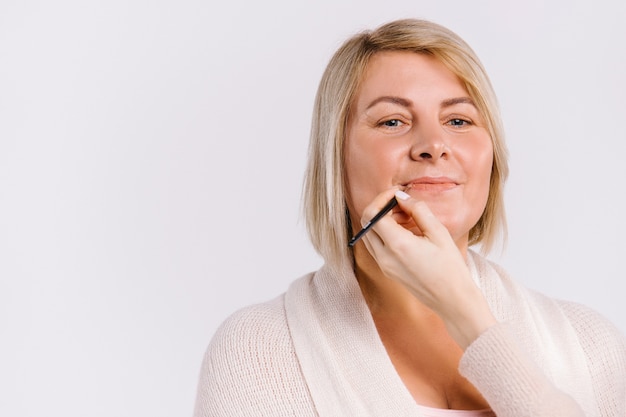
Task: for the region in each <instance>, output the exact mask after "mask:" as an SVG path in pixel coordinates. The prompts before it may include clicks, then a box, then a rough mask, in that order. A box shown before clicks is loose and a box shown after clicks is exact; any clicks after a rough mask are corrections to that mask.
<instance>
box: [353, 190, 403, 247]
mask: <svg viewBox="0 0 626 417" xmlns="http://www.w3.org/2000/svg"><path fill="white" fill-rule="evenodd" d="M397 205H398V200H396V198H395V197H394V198H392V199H391V200H389V202H388V203H387V204H385V207H383V208H382V209H381V210H380V211H379V212H378V213H377V214H376V215H375V216H374V217H372V220H370V221H369V222H367V224H366V225H365V226H363V228H362V229H361V230H360V231H359V233H357V234H356V235H354V237H353V238H352V239H350V241H349V242H348V246H349V247H353V246H354V244H355V243H356V242H358V241H359V239H361V238H362V237H363V235H364V234H365V233H367V231H368V230H370V229H371V228H372V226H374V225H375V224H376V222H377V221H379V220H380V219H382V217H383V216H384V215H385V214H387V213H389V212H390V211H391V209H392V208H394V207H395V206H397Z"/></svg>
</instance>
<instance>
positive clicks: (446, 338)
mask: <svg viewBox="0 0 626 417" xmlns="http://www.w3.org/2000/svg"><path fill="white" fill-rule="evenodd" d="M346 133H347V135H346V142H345V148H344V154H345V166H346V178H347V185H348V198H347V201H348V209H349V212H350V216H351V220H352V224H354V225H359V224H365V223H366V222H367V221H368V220H369V219H371V218H372V217H373V216H374V215H375V214H376V212H378V210H380V208H382V207H383V206H384V205H385V203H386V202H387V201H389V199H391V198H392V197H393V196H394V194H395V195H396V196H397V199H398V201H399V204H398V207H397V208H396V209H394V211H393V212H392V213H390V214H389V215H387V216H385V217H384V218H383V219H381V221H379V222H378V223H377V224H376V225H375V226H374V227H373V228H372V230H370V231H369V232H368V233H367V234H366V235H365V236H364V237H363V239H361V241H359V242H358V243H357V244H356V245H355V247H354V257H355V273H356V276H357V279H358V281H359V285H360V287H361V291H362V292H363V295H364V297H365V299H366V301H367V303H368V306H369V308H370V311H371V312H372V317H373V318H374V322H375V324H376V327H377V329H378V332H379V334H380V336H381V339H382V341H383V344H384V345H385V348H386V349H387V352H388V354H389V356H390V358H391V360H392V362H393V364H394V366H395V368H396V370H397V371H398V374H399V375H400V377H401V378H402V380H403V381H404V383H405V385H406V386H407V388H408V389H409V391H410V392H411V393H412V394H413V396H414V398H415V399H416V401H417V402H418V403H419V404H421V405H426V406H431V407H438V408H455V409H484V408H489V406H488V404H487V403H486V402H485V400H484V399H483V397H482V396H481V395H480V393H479V392H478V391H477V390H476V389H475V388H474V387H473V386H472V385H471V384H470V383H469V381H467V380H465V379H464V378H463V377H462V376H461V375H460V374H459V373H458V364H459V360H460V358H461V356H462V354H463V351H464V350H465V348H466V347H467V346H469V344H471V342H472V341H473V340H475V339H476V338H477V337H478V336H479V335H480V334H481V333H483V332H484V331H485V330H486V329H488V328H489V327H490V326H492V325H494V324H495V323H496V320H495V318H494V317H493V315H492V313H491V311H490V310H489V307H488V306H487V303H486V301H485V299H484V297H483V295H482V293H481V292H480V290H479V289H478V288H477V287H476V285H475V284H474V283H473V281H472V279H471V276H470V273H469V271H468V269H467V266H466V262H465V257H466V255H467V249H468V236H469V231H470V229H471V228H472V227H473V226H474V225H475V224H476V222H477V221H478V219H479V218H480V216H481V214H482V213H483V211H484V208H485V205H486V202H487V197H488V193H489V179H490V175H491V167H492V163H493V146H492V142H491V138H490V137H489V134H488V132H487V130H486V129H485V127H484V122H483V119H482V117H481V115H480V113H479V111H478V110H477V108H476V107H475V106H474V104H473V102H472V100H471V99H470V97H469V94H468V92H467V90H466V89H465V87H464V86H463V84H462V83H461V82H460V80H459V79H458V78H457V77H456V76H455V75H454V74H453V73H452V72H450V71H449V70H448V69H447V68H446V67H445V66H444V65H443V64H442V63H440V62H439V61H437V60H436V59H435V58H433V57H430V56H427V55H423V54H417V53H412V52H395V51H394V52H380V53H377V54H376V55H375V56H373V57H372V59H371V61H370V63H369V64H368V68H367V70H366V72H365V74H364V77H363V79H362V83H361V85H360V88H359V90H358V91H357V94H356V96H355V99H354V102H353V106H352V113H351V115H350V119H349V121H348V125H347V132H346ZM398 190H404V191H405V193H404V192H400V193H399V194H396V193H397V192H398Z"/></svg>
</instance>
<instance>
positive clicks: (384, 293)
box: [354, 243, 467, 319]
mask: <svg viewBox="0 0 626 417" xmlns="http://www.w3.org/2000/svg"><path fill="white" fill-rule="evenodd" d="M459 249H460V250H461V252H462V253H463V256H464V257H465V258H467V243H466V244H465V245H464V246H460V247H459ZM354 260H355V262H354V273H355V275H356V278H357V281H358V283H359V287H360V288H361V292H362V293H363V297H364V298H365V301H366V302H367V305H368V307H369V309H370V311H371V312H372V314H375V315H378V314H385V315H387V314H389V315H393V316H396V317H403V318H406V319H411V318H413V319H416V318H419V317H430V316H432V315H433V314H434V313H433V311H432V310H431V309H429V308H428V307H426V306H425V305H424V304H423V303H422V302H420V301H419V300H418V299H417V298H415V296H413V294H411V292H410V291H409V290H408V289H407V288H406V287H405V286H404V285H403V284H401V283H399V282H398V281H395V280H393V279H390V278H388V277H387V276H385V274H384V273H383V271H382V270H381V269H380V267H379V266H378V264H377V263H376V260H375V259H374V258H373V257H372V255H371V254H370V253H369V251H368V250H367V248H366V247H365V245H364V244H363V243H359V244H357V245H355V247H354Z"/></svg>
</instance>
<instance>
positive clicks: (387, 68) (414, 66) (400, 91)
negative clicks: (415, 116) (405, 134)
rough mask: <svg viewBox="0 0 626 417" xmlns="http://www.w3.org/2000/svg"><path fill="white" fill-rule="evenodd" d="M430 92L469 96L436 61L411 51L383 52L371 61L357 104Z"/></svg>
mask: <svg viewBox="0 0 626 417" xmlns="http://www.w3.org/2000/svg"><path fill="white" fill-rule="evenodd" d="M433 87H436V88H433ZM427 89H429V90H431V92H432V91H438V92H439V93H440V94H441V95H444V96H445V95H454V96H467V95H468V92H467V90H466V88H465V85H464V83H463V82H462V81H461V80H460V79H459V77H458V76H457V75H456V74H454V73H453V72H452V71H451V70H450V69H448V67H446V66H445V65H444V64H443V63H442V62H441V61H440V60H439V59H437V58H436V57H434V56H432V55H428V54H424V53H417V52H411V51H382V52H377V53H376V54H374V55H373V56H372V57H371V58H370V60H369V62H368V64H367V66H366V68H365V71H364V72H363V74H362V76H361V80H360V83H359V87H358V89H357V93H356V95H355V101H356V102H357V103H358V102H359V101H360V100H362V99H367V98H370V97H371V96H375V95H378V94H389V95H397V96H405V95H411V94H421V93H424V92H425V91H426V90H427Z"/></svg>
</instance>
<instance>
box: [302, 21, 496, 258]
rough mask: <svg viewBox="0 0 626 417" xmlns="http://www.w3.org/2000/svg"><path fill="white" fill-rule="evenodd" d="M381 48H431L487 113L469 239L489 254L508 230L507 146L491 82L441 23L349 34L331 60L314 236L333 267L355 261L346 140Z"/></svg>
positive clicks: (309, 183)
mask: <svg viewBox="0 0 626 417" xmlns="http://www.w3.org/2000/svg"><path fill="white" fill-rule="evenodd" d="M381 51H409V52H415V53H418V54H427V55H430V56H432V57H435V58H436V59H438V60H439V61H440V62H442V63H443V64H444V65H445V66H446V67H447V68H448V69H449V70H450V71H452V72H453V73H454V74H456V76H457V77H458V78H459V79H460V80H461V82H463V84H464V85H465V88H466V89H467V92H468V93H469V95H470V97H471V98H472V100H473V101H474V103H475V104H476V107H477V108H478V110H479V112H480V113H481V115H482V116H483V118H484V119H485V123H486V128H487V130H488V132H489V134H490V136H491V140H492V143H493V152H494V158H493V166H492V171H491V180H490V188H489V196H488V199H487V205H486V207H485V210H484V212H483V214H482V216H481V217H480V219H479V220H478V222H477V223H476V225H474V227H473V228H472V229H471V230H470V233H469V244H470V245H472V244H476V243H480V244H481V247H482V251H483V252H488V251H489V250H490V249H491V248H492V246H493V244H494V243H495V242H496V240H497V238H498V234H499V233H502V237H503V238H504V237H505V235H506V221H505V215H504V201H503V194H504V190H503V188H504V183H505V180H506V177H507V175H508V163H507V150H506V145H505V143H504V132H503V127H502V122H501V119H500V114H499V108H498V103H497V100H496V96H495V93H494V91H493V88H492V86H491V82H490V81H489V78H488V77H487V73H486V72H485V70H484V68H483V66H482V64H481V63H480V61H479V59H478V57H477V56H476V54H475V53H474V51H473V50H472V49H471V48H470V47H469V45H467V44H466V43H465V41H463V40H462V39H461V38H460V37H459V36H458V35H456V34H455V33H453V32H452V31H450V30H448V29H446V28H445V27H443V26H440V25H438V24H435V23H432V22H429V21H424V20H415V19H405V20H397V21H393V22H390V23H387V24H385V25H383V26H380V27H379V28H378V29H375V30H373V31H365V32H361V33H359V34H357V35H355V36H353V37H352V38H350V39H348V40H347V41H346V42H345V43H344V44H343V45H342V46H341V47H340V48H339V49H338V50H337V52H335V54H334V55H333V57H332V58H331V60H330V62H329V63H328V66H327V67H326V70H325V71H324V74H323V76H322V79H321V81H320V85H319V87H318V90H317V96H316V98H315V105H314V110H313V120H312V125H311V137H310V143H309V156H308V165H307V170H306V175H305V179H304V190H303V191H304V195H303V212H304V216H305V220H306V226H307V230H308V232H309V235H310V238H311V242H312V243H313V246H314V247H315V249H316V250H317V251H318V253H319V254H320V255H321V256H322V257H323V258H324V260H325V262H326V263H327V264H330V265H341V264H344V263H345V262H352V253H351V251H350V250H349V248H348V239H349V238H350V237H351V235H352V232H353V230H352V227H351V225H350V216H349V214H348V208H347V204H346V195H347V193H346V181H345V169H344V152H343V148H344V140H345V133H346V126H347V122H348V117H349V114H350V110H351V106H352V103H353V100H354V98H355V95H356V93H357V91H358V89H359V85H360V82H361V78H362V76H363V73H364V72H365V69H366V67H367V65H368V62H369V61H370V59H371V58H372V56H374V54H376V53H378V52H381Z"/></svg>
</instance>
